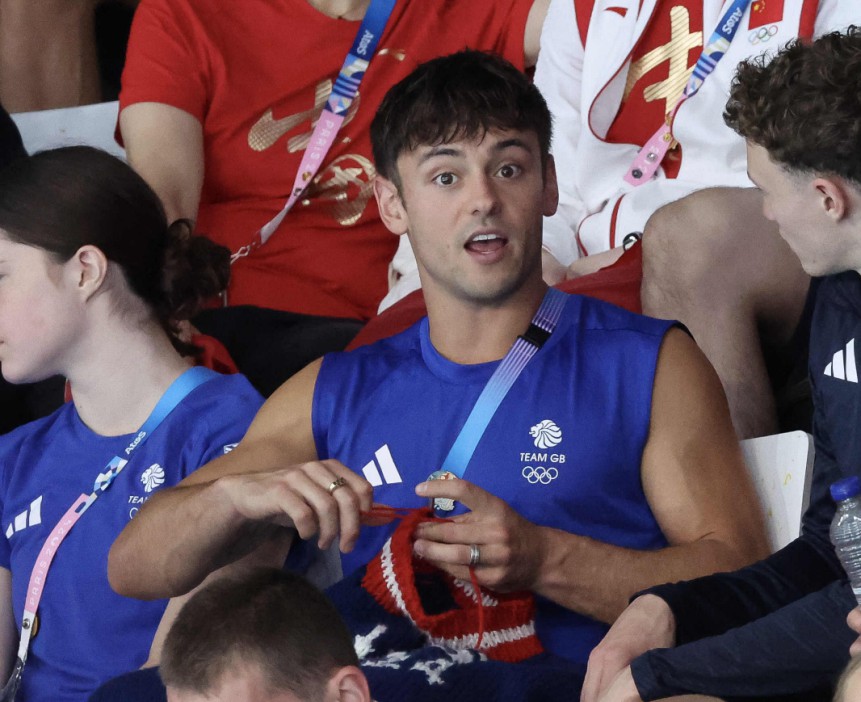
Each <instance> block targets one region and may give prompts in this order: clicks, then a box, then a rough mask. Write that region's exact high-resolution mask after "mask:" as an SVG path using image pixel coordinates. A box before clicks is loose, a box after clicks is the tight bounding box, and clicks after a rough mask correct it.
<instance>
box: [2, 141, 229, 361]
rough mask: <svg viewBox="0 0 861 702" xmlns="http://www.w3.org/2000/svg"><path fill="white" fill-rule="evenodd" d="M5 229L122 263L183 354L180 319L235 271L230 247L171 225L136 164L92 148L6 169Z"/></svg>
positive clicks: (28, 240) (63, 254) (27, 240)
mask: <svg viewBox="0 0 861 702" xmlns="http://www.w3.org/2000/svg"><path fill="white" fill-rule="evenodd" d="M0 230H3V232H4V233H5V235H6V236H7V237H9V239H10V240H12V241H15V242H18V243H21V244H27V245H28V246H35V247H37V248H40V249H44V250H45V251H47V252H48V253H50V254H52V255H53V256H54V257H55V258H56V259H57V260H58V261H60V262H65V261H68V260H69V259H70V258H71V257H72V256H74V255H75V252H76V251H77V250H78V249H80V248H81V247H82V246H85V245H87V244H90V245H93V246H96V247H98V248H99V249H100V250H101V251H102V252H103V253H104V254H105V256H106V257H107V259H108V260H109V261H111V262H113V263H115V264H116V265H118V266H119V267H120V268H121V269H122V272H123V274H124V276H125V279H126V281H127V282H128V285H129V287H130V288H131V290H132V292H133V293H135V294H136V295H137V296H138V297H139V298H141V299H142V300H143V301H144V302H145V303H146V304H147V306H148V307H149V308H150V310H152V313H153V315H154V316H155V318H156V319H157V320H158V321H159V322H160V323H161V324H162V326H163V327H164V328H165V330H166V331H167V333H168V335H169V336H170V339H171V341H172V342H173V344H174V346H175V347H176V348H177V350H179V351H180V352H181V353H189V352H192V351H194V350H195V349H194V348H193V347H191V346H190V345H188V344H184V343H183V342H181V341H179V340H178V339H177V338H176V333H175V325H176V322H178V321H180V320H183V319H189V318H190V317H192V316H193V315H194V314H196V313H197V312H198V311H199V310H200V308H201V306H202V305H203V303H204V301H205V300H207V299H208V298H211V297H212V296H213V295H216V294H218V293H219V292H220V291H221V290H223V289H224V288H225V286H226V285H227V281H228V278H229V276H230V252H229V251H228V250H227V249H226V248H224V247H222V246H218V245H216V244H214V243H212V242H211V241H209V240H208V239H206V238H204V237H201V236H194V235H192V233H191V222H189V221H188V220H178V221H176V222H174V223H173V224H171V225H170V226H168V224H167V220H166V218H165V213H164V208H163V207H162V205H161V202H160V200H159V199H158V196H157V195H156V194H155V193H154V192H153V190H152V188H150V187H149V185H147V184H146V182H145V181H144V179H143V178H141V177H140V176H139V175H138V174H137V173H136V172H135V171H134V170H133V169H132V168H131V167H130V166H129V165H127V164H125V163H123V162H122V161H121V160H120V159H118V158H115V157H114V156H111V155H110V154H108V153H106V152H104V151H100V150H99V149H94V148H92V147H89V146H70V147H65V148H61V149H53V150H50V151H42V152H40V153H37V154H34V155H33V156H30V157H29V158H22V159H19V160H17V161H15V162H13V163H11V164H10V165H9V166H8V167H7V168H5V169H3V171H2V172H0Z"/></svg>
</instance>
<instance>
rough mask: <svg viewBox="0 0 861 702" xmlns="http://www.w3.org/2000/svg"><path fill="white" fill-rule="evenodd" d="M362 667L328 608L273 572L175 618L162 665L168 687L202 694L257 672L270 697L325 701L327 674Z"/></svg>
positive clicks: (225, 588)
mask: <svg viewBox="0 0 861 702" xmlns="http://www.w3.org/2000/svg"><path fill="white" fill-rule="evenodd" d="M358 664H359V662H358V658H357V656H356V652H355V650H354V649H353V640H352V637H351V635H350V632H349V631H348V630H347V627H346V625H345V624H344V621H343V620H342V619H341V617H340V615H339V614H338V612H337V611H336V610H335V608H334V606H333V605H332V603H331V602H330V601H329V600H328V599H327V598H326V596H325V595H324V594H323V593H322V592H320V591H319V590H318V589H317V588H315V587H314V586H313V585H311V584H310V583H309V582H308V581H307V580H305V579H304V578H302V577H300V576H298V575H295V574H293V573H286V572H282V571H279V570H275V569H270V568H266V569H255V570H254V571H253V572H252V573H251V574H250V575H249V576H248V577H244V578H241V579H231V578H227V579H224V580H219V581H216V582H214V583H212V584H211V585H209V586H207V587H205V588H204V589H202V590H201V591H200V592H198V593H197V594H195V595H194V596H193V597H192V598H191V599H190V600H189V601H188V602H187V603H186V604H185V606H184V607H183V608H182V610H180V613H179V614H178V615H177V618H176V621H175V622H174V623H173V626H172V627H171V629H170V631H169V632H168V635H167V638H166V639H165V644H164V649H163V652H162V660H161V670H160V674H161V678H162V681H163V682H164V684H165V685H169V686H171V687H174V688H179V689H182V690H189V691H192V692H196V693H199V694H206V693H207V692H209V691H210V690H212V689H213V688H214V687H215V686H216V685H217V684H218V682H219V680H220V679H221V676H222V675H225V674H226V675H232V674H234V672H235V671H237V670H242V667H244V666H247V665H251V666H255V665H256V666H257V667H258V668H259V669H260V671H261V672H262V674H263V679H264V681H265V682H266V684H267V686H268V687H269V689H270V690H271V691H273V692H275V691H278V692H290V693H292V694H294V695H296V696H297V697H299V698H300V699H303V700H320V699H323V692H324V690H325V687H326V684H327V683H328V681H329V679H330V678H331V676H332V674H333V673H334V672H335V671H336V670H337V669H339V668H342V667H344V666H350V665H355V666H357V665H358Z"/></svg>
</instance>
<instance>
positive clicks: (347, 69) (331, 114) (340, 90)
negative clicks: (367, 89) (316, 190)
mask: <svg viewBox="0 0 861 702" xmlns="http://www.w3.org/2000/svg"><path fill="white" fill-rule="evenodd" d="M394 7H395V0H371V4H370V6H369V7H368V10H367V12H365V17H364V19H363V20H362V24H361V26H360V27H359V31H358V33H357V34H356V38H355V40H354V41H353V46H352V48H351V49H350V52H349V53H348V54H347V57H346V58H345V59H344V65H343V66H342V67H341V71H340V73H339V74H338V78H337V79H336V80H335V85H334V86H332V92H331V93H330V94H329V99H328V100H327V101H326V106H325V107H324V108H323V112H322V113H321V114H320V119H319V120H318V121H317V126H316V127H314V132H313V133H312V134H311V141H310V142H309V143H308V148H306V149H305V153H304V154H303V156H302V162H301V163H300V164H299V171H298V172H297V173H296V178H295V180H294V181H293V190H292V191H291V192H290V197H289V198H288V199H287V202H286V203H285V205H284V207H283V208H281V211H280V212H279V213H278V214H277V215H275V217H273V218H272V219H271V220H270V221H269V222H267V223H266V224H264V225H263V226H262V227H261V228H260V229H259V230H258V231H257V233H256V234H255V235H254V238H253V239H252V240H251V242H250V243H248V244H246V245H245V246H242V247H240V248H239V249H238V250H237V251H235V252H234V253H233V254H231V256H230V263H236V261H238V260H239V259H240V258H244V257H245V256H248V255H249V254H250V253H251V252H252V251H254V250H256V249H258V248H260V247H261V246H263V244H265V243H266V242H267V241H269V238H270V237H271V236H272V235H273V234H274V233H275V230H276V229H278V227H279V226H281V222H283V221H284V217H286V216H287V213H288V212H289V211H290V210H291V209H292V208H293V205H295V204H296V201H297V200H298V199H299V198H300V197H302V193H304V192H305V189H306V188H307V187H308V186H309V185H310V184H311V182H312V181H313V180H314V176H315V175H317V171H319V170H320V166H321V165H322V163H323V159H324V158H326V154H328V153H329V150H330V149H331V148H332V144H334V143H335V139H336V137H337V136H338V132H339V131H340V129H341V125H342V124H343V123H344V118H345V117H346V115H347V111H348V110H349V109H350V105H352V104H353V100H355V98H356V95H357V94H358V92H359V86H360V85H361V83H362V79H363V78H364V77H365V72H366V71H367V70H368V64H369V63H370V60H371V58H372V57H373V55H374V52H375V51H376V49H377V44H378V43H379V40H380V37H381V36H382V34H383V30H384V29H385V28H386V24H387V23H388V21H389V17H390V16H391V14H392V10H394ZM224 301H225V304H226V303H227V297H226V296H225V298H224Z"/></svg>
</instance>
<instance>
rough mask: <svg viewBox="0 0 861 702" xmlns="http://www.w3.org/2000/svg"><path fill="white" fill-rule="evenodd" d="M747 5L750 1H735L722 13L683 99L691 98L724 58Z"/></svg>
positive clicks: (686, 87)
mask: <svg viewBox="0 0 861 702" xmlns="http://www.w3.org/2000/svg"><path fill="white" fill-rule="evenodd" d="M748 5H750V0H735V2H733V4H732V5H730V6H729V9H727V11H726V12H724V14H723V17H721V18H720V22H718V26H717V27H716V28H715V30H714V31H713V32H712V35H711V36H710V37H709V41H708V43H707V44H706V45H705V47H703V52H702V54H700V57H699V59H697V63H696V65H695V66H694V71H693V73H691V77H690V79H689V80H688V84H687V85H686V86H685V97H691V95H694V94H695V93H696V92H697V91H698V90H699V89H700V88H701V87H702V84H703V82H704V81H705V79H706V78H707V77H708V76H709V74H711V72H712V71H714V69H715V67H716V66H717V64H718V61H720V60H721V59H722V58H723V57H724V54H725V53H726V52H727V50H728V49H729V45H730V44H731V43H732V40H733V38H735V35H736V32H738V29H739V27H740V26H741V20H742V18H743V17H744V13H745V10H747V6H748Z"/></svg>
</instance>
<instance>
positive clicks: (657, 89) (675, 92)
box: [622, 6, 703, 113]
mask: <svg viewBox="0 0 861 702" xmlns="http://www.w3.org/2000/svg"><path fill="white" fill-rule="evenodd" d="M702 45H703V33H702V32H691V17H690V14H689V13H688V10H687V8H685V7H681V6H676V7H674V8H672V9H671V10H670V41H669V42H668V43H666V44H664V45H663V46H659V47H657V48H656V49H652V50H651V51H650V52H649V53H647V54H646V55H645V56H643V57H642V58H641V59H639V60H638V61H635V62H634V63H633V64H632V65H631V69H630V70H629V71H628V80H627V82H626V84H625V95H624V97H623V98H622V99H623V100H627V99H628V96H629V95H630V94H631V91H632V90H633V89H634V86H635V85H636V84H637V81H638V80H640V78H642V77H643V76H644V75H646V74H647V73H648V72H649V71H651V70H652V69H653V68H655V67H657V66H659V65H660V64H662V63H665V62H667V61H669V64H670V66H669V76H668V77H667V79H666V80H662V81H660V82H658V83H653V84H652V85H649V86H646V88H645V89H644V90H643V97H644V98H645V100H646V102H654V101H655V100H666V104H665V106H664V112H665V113H667V112H669V111H670V110H671V109H673V107H675V105H676V101H677V100H678V99H679V98H680V97H681V95H682V91H684V89H685V85H687V82H688V79H689V78H690V77H691V73H693V71H694V66H695V65H696V64H695V63H694V64H691V65H690V66H688V52H689V51H690V50H691V49H696V48H699V47H701V46H702Z"/></svg>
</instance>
